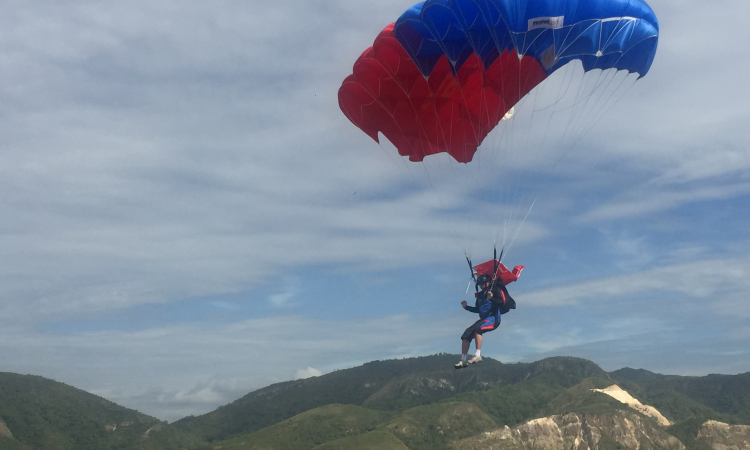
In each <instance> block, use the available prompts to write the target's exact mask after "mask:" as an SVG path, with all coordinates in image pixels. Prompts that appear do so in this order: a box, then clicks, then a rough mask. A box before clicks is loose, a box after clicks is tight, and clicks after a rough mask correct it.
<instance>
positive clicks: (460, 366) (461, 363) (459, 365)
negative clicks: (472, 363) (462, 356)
mask: <svg viewBox="0 0 750 450" xmlns="http://www.w3.org/2000/svg"><path fill="white" fill-rule="evenodd" d="M453 367H455V368H456V369H463V368H464V367H469V363H467V362H466V361H464V360H461V361H459V362H457V363H456V364H455V365H454V366H453Z"/></svg>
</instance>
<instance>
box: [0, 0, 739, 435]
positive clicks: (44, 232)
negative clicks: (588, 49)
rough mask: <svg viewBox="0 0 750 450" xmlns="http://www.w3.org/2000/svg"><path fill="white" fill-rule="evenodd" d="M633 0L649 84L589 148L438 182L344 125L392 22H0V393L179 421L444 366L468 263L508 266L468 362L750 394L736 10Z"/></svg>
mask: <svg viewBox="0 0 750 450" xmlns="http://www.w3.org/2000/svg"><path fill="white" fill-rule="evenodd" d="M649 3H650V5H651V6H652V8H653V9H654V11H655V13H656V15H657V17H658V18H659V22H660V38H659V47H658V50H657V54H656V58H655V61H654V64H653V66H652V67H651V71H650V72H649V73H648V75H647V76H645V77H643V78H641V79H640V80H638V81H637V82H635V83H632V85H629V87H628V88H627V90H626V92H625V93H624V94H623V95H622V96H618V97H617V98H616V102H613V103H612V104H608V107H607V111H606V114H602V115H599V114H596V115H595V117H593V116H592V117H591V118H593V119H595V124H594V126H593V127H592V128H591V129H590V130H589V131H588V132H587V133H582V134H580V135H577V136H576V140H575V142H573V143H572V144H569V145H568V147H566V149H565V150H564V151H563V152H562V153H559V154H558V155H557V157H555V156H554V155H552V156H550V155H549V154H548V153H545V151H543V150H540V151H539V152H538V153H536V156H535V158H536V159H533V160H532V159H529V160H526V159H525V157H524V156H523V155H524V154H525V153H524V154H522V155H521V156H520V157H519V159H518V160H515V159H514V160H513V161H515V162H513V163H508V164H505V163H504V162H501V163H498V165H495V166H491V165H484V166H481V167H483V170H484V171H485V172H487V168H488V167H489V171H490V173H491V174H492V170H495V169H497V170H498V171H499V172H498V173H497V177H494V176H493V175H490V176H489V177H487V176H486V175H484V179H483V180H480V181H478V182H477V184H474V185H472V186H471V187H466V186H464V187H455V186H452V185H450V184H448V183H444V180H445V179H446V177H450V175H445V174H444V172H443V169H444V168H448V172H450V170H455V171H458V172H461V171H462V170H463V168H461V167H459V168H458V169H455V164H453V165H452V164H447V165H445V164H444V165H443V166H439V165H436V166H437V167H436V168H432V167H431V166H430V165H429V164H428V163H429V161H426V163H425V164H424V165H417V166H416V168H415V167H413V166H411V165H409V164H407V163H406V162H405V161H404V160H403V159H402V158H400V157H398V156H395V150H394V149H393V147H392V146H389V143H388V142H387V141H385V140H383V142H381V144H377V143H375V142H374V141H373V140H371V139H370V138H369V137H368V136H366V135H365V134H364V133H362V132H361V131H360V130H359V129H357V128H356V127H355V126H353V125H352V124H351V123H350V122H349V121H348V120H347V118H346V117H345V116H344V115H343V114H342V113H341V111H340V109H339V106H338V100H337V92H338V89H339V87H340V85H341V82H342V81H343V79H344V78H345V77H346V76H348V75H349V74H350V73H351V71H352V64H353V63H354V61H355V60H356V59H357V57H359V55H360V54H361V53H362V51H363V50H364V49H365V48H367V47H368V46H370V45H372V41H373V39H374V38H375V36H376V35H377V34H378V32H379V31H380V30H381V29H382V28H383V27H385V26H386V25H388V24H389V23H391V22H393V21H394V20H395V19H396V18H397V17H398V16H399V15H400V14H401V13H402V12H403V11H404V10H406V9H407V8H408V7H410V6H411V5H412V3H411V2H407V1H404V0H383V1H379V2H365V1H360V0H346V1H335V0H304V1H302V0H280V1H277V2H257V1H250V2H247V1H232V0H217V1H214V2H202V1H193V0H182V1H179V2H177V1H161V2H156V3H155V2H146V1H142V0H132V1H130V2H126V3H125V2H112V1H97V2H94V1H80V0H69V1H66V2H54V1H44V0H31V1H28V0H26V1H7V2H3V4H2V6H0V30H1V31H0V79H2V83H0V217H2V220H0V371H3V372H14V373H21V374H34V375H41V376H44V377H48V378H51V379H54V380H57V381H60V382H64V383H67V384H69V385H72V386H75V387H77V388H80V389H83V390H86V391H88V392H92V393H94V394H97V395H100V396H102V397H104V398H106V399H108V400H111V401H114V402H116V403H118V404H120V405H123V406H126V407H129V408H134V409H137V410H139V411H141V412H144V413H147V414H150V415H153V416H155V417H158V418H159V419H162V420H167V421H170V422H171V421H174V420H177V419H179V418H181V417H184V416H187V415H191V414H192V415H197V414H203V413H206V412H209V411H211V410H213V409H215V408H216V407H218V406H220V405H223V404H226V403H229V402H231V401H233V400H235V399H237V398H239V397H241V396H243V395H245V394H247V393H248V392H251V391H253V390H255V389H259V388H261V387H264V386H267V385H269V384H272V383H275V382H280V381H286V380H292V379H297V378H305V377H310V376H316V375H321V374H325V373H328V372H331V371H333V370H338V369H343V368H348V367H353V366H357V365H360V364H362V363H365V362H368V361H371V360H383V359H390V358H404V357H412V356H421V355H429V354H434V353H439V352H448V353H459V350H460V340H459V337H460V335H461V333H462V332H463V330H464V328H465V327H467V326H468V325H470V324H471V323H472V322H473V320H475V319H474V317H472V315H470V314H469V313H467V312H465V311H463V310H462V309H461V307H460V301H461V300H468V301H471V299H472V292H471V289H469V292H468V293H467V287H468V284H469V270H468V266H467V263H466V259H465V258H466V256H467V255H468V256H470V257H471V258H472V260H473V261H474V262H481V261H484V260H488V259H490V258H491V257H492V252H493V245H498V246H499V247H500V248H503V247H502V246H503V243H505V245H506V246H507V247H508V248H507V252H505V253H504V258H503V261H504V262H505V263H506V264H507V265H508V266H511V267H512V266H514V265H516V264H522V265H524V266H525V267H526V268H525V269H524V271H523V273H522V275H521V278H520V279H519V281H518V282H516V283H513V284H511V285H509V291H510V292H511V294H512V295H513V296H514V298H515V299H516V302H517V303H518V308H517V309H516V310H515V311H513V312H511V313H510V314H507V315H505V316H503V321H502V325H501V327H500V328H499V329H498V330H496V331H494V332H493V333H492V334H489V335H488V336H487V337H486V338H485V339H484V347H483V349H482V354H483V356H484V355H486V356H489V357H492V358H496V359H499V360H501V361H503V362H508V363H512V362H531V361H536V360H539V359H541V358H544V357H548V356H554V355H571V356H577V357H583V358H587V359H590V360H592V361H594V362H595V363H597V364H599V365H600V366H601V367H602V368H604V369H605V370H616V369H619V368H622V367H633V368H644V369H648V370H651V371H654V372H659V373H664V374H676V375H706V374H709V373H725V374H736V373H742V372H747V371H750V325H748V324H750V321H749V320H748V319H750V302H749V301H748V295H747V292H748V290H750V289H749V288H750V234H749V232H748V226H747V224H748V220H749V219H750V210H749V209H748V206H747V205H748V204H749V202H750V180H749V179H748V175H747V174H748V173H750V172H749V171H748V166H750V148H749V147H748V144H749V143H750V139H748V138H749V137H750V136H749V134H750V129H749V128H748V126H747V124H748V123H750V106H748V105H750V90H748V89H746V88H745V84H746V78H747V75H746V73H747V70H746V69H748V66H749V65H750V58H747V57H746V56H747V55H746V53H747V50H746V49H744V47H743V46H742V45H737V43H742V42H750V30H748V28H747V27H746V26H745V23H744V21H743V20H737V18H742V17H746V16H747V15H748V14H750V4H748V3H747V2H745V1H741V0H716V1H713V2H703V1H701V2H698V1H694V0H680V1H677V0H651V1H650V2H649ZM519 109H520V108H519ZM518 115H519V117H518V120H515V119H514V120H511V121H509V122H513V123H516V124H518V125H512V124H511V125H508V127H511V126H516V127H517V128H515V129H516V130H517V134H518V136H524V137H525V136H527V135H535V134H534V133H531V134H527V132H526V131H525V129H524V128H523V127H522V126H521V123H522V122H523V120H522V119H523V110H520V111H519V112H518ZM501 126H505V125H502V124H501ZM506 135H507V134H506ZM490 141H492V142H490ZM501 141H502V138H500V137H498V138H492V139H489V138H488V141H486V143H487V145H486V146H484V147H489V148H480V151H479V152H478V155H480V156H481V155H484V154H492V153H491V152H492V151H493V143H495V144H497V147H498V148H500V147H502V143H501ZM526 145H529V144H526ZM507 147H508V148H509V149H510V150H507V151H508V153H509V154H510V155H514V154H513V147H514V144H512V143H511V144H509V145H508V146H507ZM553 147H554V146H553ZM527 148H529V147H527ZM530 148H536V144H533V145H530ZM498 151H501V152H505V151H506V150H502V149H501V150H498ZM513 157H514V158H515V156H513ZM553 160H554V161H558V160H559V163H554V164H553V163H550V161H553ZM503 161H504V160H503ZM524 163H526V164H527V165H526V166H524ZM441 167H442V168H441ZM520 173H523V174H528V176H526V175H524V177H523V180H525V181H526V182H525V183H519V186H521V185H525V186H526V187H519V188H518V189H521V190H520V191H518V192H520V195H523V198H525V199H526V200H519V201H518V203H517V205H516V207H515V208H516V209H515V210H514V211H517V212H515V213H514V214H515V215H514V216H510V215H509V214H508V213H507V211H509V210H510V209H512V208H511V207H510V206H508V207H506V206H507V205H505V204H503V203H502V202H496V203H494V204H493V203H492V202H493V201H495V199H494V198H490V197H491V196H492V195H493V193H494V192H495V191H496V189H499V186H501V185H502V186H509V184H508V183H506V184H503V183H505V180H511V179H513V176H514V175H516V174H520ZM462 176H463V175H462ZM472 177H473V175H472ZM468 179H469V180H471V181H472V182H474V181H475V180H474V178H468ZM513 186H516V185H515V184H513ZM476 188H480V189H481V190H482V191H483V192H485V193H489V196H485V197H483V198H484V199H483V200H482V198H481V197H477V195H476V192H477V191H476ZM503 189H504V188H503ZM513 189H516V188H515V187H513ZM522 189H528V191H523V190H522ZM513 192H517V191H513ZM527 192H528V194H527ZM532 193H533V194H532ZM532 195H533V199H534V201H533V202H530V201H529V199H530V198H532ZM532 206H533V207H532ZM496 212H497V213H498V214H499V215H497V214H495V213H496ZM503 214H505V216H503ZM521 217H523V218H525V220H521V219H520V218H521ZM506 223H511V224H515V226H517V225H518V224H519V223H522V224H523V226H522V227H520V229H519V230H518V232H517V233H516V232H515V231H514V232H512V233H507V231H506V230H507V228H506V227H505V224H506ZM511 228H512V227H511ZM516 229H517V228H516ZM482 230H484V231H482ZM498 236H499V238H498ZM472 348H473V347H472Z"/></svg>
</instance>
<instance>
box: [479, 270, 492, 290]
mask: <svg viewBox="0 0 750 450" xmlns="http://www.w3.org/2000/svg"><path fill="white" fill-rule="evenodd" d="M490 282H492V277H490V276H489V275H487V274H486V273H483V274H482V275H479V276H478V277H477V286H480V287H481V286H482V285H483V284H484V283H490Z"/></svg>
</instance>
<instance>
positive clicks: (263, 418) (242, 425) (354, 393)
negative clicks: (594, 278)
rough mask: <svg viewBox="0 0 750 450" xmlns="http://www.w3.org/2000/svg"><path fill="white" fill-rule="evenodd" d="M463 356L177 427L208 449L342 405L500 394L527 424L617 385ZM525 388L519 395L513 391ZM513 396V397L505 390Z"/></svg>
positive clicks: (350, 378)
mask: <svg viewBox="0 0 750 450" xmlns="http://www.w3.org/2000/svg"><path fill="white" fill-rule="evenodd" d="M455 361H456V356H455V355H447V354H441V355H433V356H425V357H420V358H408V359H400V360H389V361H374V362H371V363H367V364H364V365H362V366H359V367H355V368H352V369H346V370H340V371H337V372H333V373H329V374H326V375H323V376H320V377H314V378H308V379H305V380H296V381H288V382H284V383H278V384H274V385H272V386H269V387H267V388H264V389H260V390H258V391H255V392H252V393H250V394H248V395H246V396H244V397H242V398H240V399H239V400H237V401H235V402H232V403H230V404H228V405H225V406H222V407H220V408H218V409H216V410H215V411H212V412H210V413H208V414H204V415H202V416H198V417H192V416H190V417H186V418H184V419H181V420H178V421H177V422H175V423H174V424H173V425H174V426H176V427H178V428H180V429H182V430H186V431H188V430H189V431H192V432H195V433H197V434H198V435H199V436H201V437H203V438H204V439H206V440H208V441H216V440H225V439H229V438H231V437H234V436H237V435H239V434H243V433H250V432H253V431H256V430H259V429H261V428H264V427H267V426H269V425H272V424H275V423H278V422H280V421H282V420H285V419H289V418H291V417H293V416H295V415H297V414H300V413H302V412H304V411H307V410H310V409H313V408H317V407H320V406H324V405H328V404H332V403H341V404H352V405H360V406H364V407H367V408H370V409H375V410H385V411H403V410H405V409H408V408H411V407H415V406H420V405H426V404H431V403H435V402H438V401H442V400H446V399H449V398H452V397H456V396H459V397H457V398H459V399H461V398H463V397H460V395H467V397H466V399H469V400H470V399H474V400H476V401H486V402H491V400H486V399H485V398H484V397H483V398H479V399H477V398H476V395H474V394H472V393H473V392H478V391H486V390H488V389H491V388H500V390H499V391H497V392H493V393H492V395H493V396H495V397H497V399H496V400H497V401H504V400H508V399H510V397H513V398H514V401H516V400H515V399H518V400H517V402H518V404H517V405H515V406H516V408H514V409H512V410H508V409H505V408H503V410H497V411H493V412H492V413H491V414H490V415H495V416H496V417H498V418H502V419H501V420H510V421H511V422H512V421H520V420H522V419H523V418H526V417H528V414H530V413H532V412H533V411H534V410H535V409H536V408H538V407H539V406H542V405H544V404H546V403H547V402H548V401H550V400H551V399H552V398H554V397H555V396H556V395H558V394H559V391H560V390H561V389H563V388H566V387H570V386H573V385H575V384H577V383H580V382H581V381H582V380H584V379H585V378H589V377H601V378H607V379H608V378H609V375H608V374H607V373H606V372H605V371H603V370H602V369H601V368H599V367H598V366H597V365H596V364H594V363H592V362H591V361H587V360H584V359H580V358H570V357H556V358H548V359H545V360H542V361H537V362H534V363H529V364H523V363H518V364H502V363H500V362H498V361H495V360H493V359H490V358H485V360H484V361H483V362H482V364H478V365H476V366H475V367H472V370H455V369H454V368H453V364H454V363H455ZM515 385H519V386H518V389H519V390H521V391H522V392H523V395H519V394H517V393H515V392H514V389H508V387H509V386H515ZM503 388H505V389H503Z"/></svg>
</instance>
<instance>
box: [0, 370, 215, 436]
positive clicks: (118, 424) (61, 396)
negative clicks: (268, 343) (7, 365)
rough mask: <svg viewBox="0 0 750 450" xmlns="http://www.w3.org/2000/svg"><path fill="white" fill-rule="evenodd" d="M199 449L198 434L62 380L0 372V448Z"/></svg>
mask: <svg viewBox="0 0 750 450" xmlns="http://www.w3.org/2000/svg"><path fill="white" fill-rule="evenodd" d="M181 448H185V449H196V450H198V449H203V448H209V446H208V445H207V444H206V443H205V442H204V441H203V440H201V439H200V438H197V437H195V436H193V435H192V434H190V433H188V432H185V431H182V430H179V429H176V428H175V427H172V426H170V425H169V424H167V423H165V422H162V421H160V420H158V419H156V418H154V417H151V416H147V415H145V414H141V413H139V412H138V411H134V410H132V409H127V408H123V407H122V406H118V405H116V404H114V403H112V402H110V401H108V400H105V399H103V398H101V397H98V396H96V395H93V394H89V393H88V392H85V391H82V390H80V389H76V388H74V387H71V386H68V385H66V384H63V383H58V382H56V381H52V380H48V379H46V378H42V377H39V376H33V375H17V374H14V373H5V372H0V449H3V450H6V449H7V450H16V449H18V450H47V449H50V450H52V449H55V450H58V449H71V450H86V449H91V450H105V449H118V450H129V449H144V450H147V449H148V450H150V449H154V450H156V449H164V450H168V449H181Z"/></svg>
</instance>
